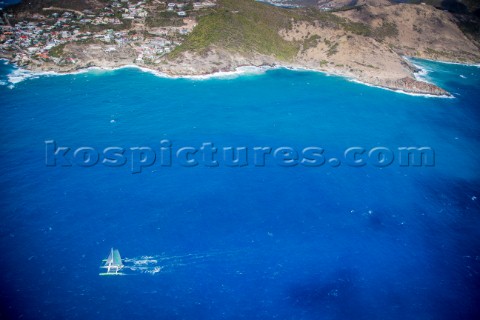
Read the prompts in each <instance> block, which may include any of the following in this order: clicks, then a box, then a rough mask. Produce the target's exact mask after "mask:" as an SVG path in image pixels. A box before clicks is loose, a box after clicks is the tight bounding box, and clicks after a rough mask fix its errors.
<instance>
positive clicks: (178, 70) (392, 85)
mask: <svg viewBox="0 0 480 320" xmlns="http://www.w3.org/2000/svg"><path fill="white" fill-rule="evenodd" d="M0 59H4V60H6V61H8V62H9V63H12V64H14V65H15V66H16V67H18V68H20V69H24V70H27V71H30V72H33V73H38V74H45V73H54V74H74V73H79V72H84V71H88V70H90V69H103V70H115V69H121V68H125V67H137V68H139V69H142V70H145V71H151V72H153V73H157V74H159V75H162V76H166V77H175V78H199V77H205V78H208V77H212V76H215V75H219V74H233V73H236V72H238V70H239V69H242V68H244V67H247V68H248V67H254V68H261V69H270V68H286V69H290V70H306V71H314V72H321V73H327V74H332V75H336V76H341V77H345V78H347V79H351V80H353V81H355V82H358V83H362V84H365V85H370V86H375V87H380V88H384V89H388V90H393V91H397V92H400V93H407V94H417V95H429V96H438V97H451V94H450V93H449V92H447V91H445V90H444V89H442V88H440V87H438V86H436V85H434V84H432V83H428V82H424V81H418V80H416V79H413V78H410V77H405V78H402V79H398V80H394V81H392V80H388V79H387V80H385V81H375V82H374V81H371V82H367V81H364V80H363V79H359V78H356V77H352V75H351V74H345V73H344V72H342V71H341V70H335V69H328V70H327V69H320V68H317V69H314V68H311V67H309V66H308V65H301V64H284V63H281V62H278V61H275V60H274V59H272V60H270V59H264V60H262V61H256V63H246V61H244V60H243V59H241V60H240V61H236V62H237V63H234V64H232V65H229V66H228V67H225V66H223V67H219V66H218V64H214V63H207V64H206V63H205V61H204V62H203V63H202V66H201V67H200V66H199V67H197V68H188V69H186V68H185V67H181V66H179V65H175V64H170V65H165V66H163V68H158V67H155V68H152V67H151V66H148V65H139V64H132V63H127V62H126V61H123V62H122V63H118V62H110V63H104V61H89V62H88V63H85V64H78V65H69V66H63V67H62V66H59V65H56V64H53V63H51V64H42V65H41V66H35V65H34V64H26V65H22V64H18V62H16V61H15V60H14V59H11V57H9V56H8V55H5V54H1V53H0ZM233 61H235V60H234V59H233ZM406 62H408V61H406ZM418 71H420V70H418V69H416V68H415V69H413V68H412V75H413V73H414V72H418Z"/></svg>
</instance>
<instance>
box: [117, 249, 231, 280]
mask: <svg viewBox="0 0 480 320" xmlns="http://www.w3.org/2000/svg"><path fill="white" fill-rule="evenodd" d="M236 253H237V252H231V251H229V252H209V253H192V254H186V255H176V256H168V255H153V256H140V257H135V258H124V259H123V264H124V266H123V271H124V272H125V273H127V274H152V275H155V274H157V273H159V272H162V273H163V272H173V271H174V270H175V269H176V268H179V267H188V266H193V265H197V264H202V263H208V262H209V261H212V260H217V259H221V258H228V257H232V256H233V255H235V254H236Z"/></svg>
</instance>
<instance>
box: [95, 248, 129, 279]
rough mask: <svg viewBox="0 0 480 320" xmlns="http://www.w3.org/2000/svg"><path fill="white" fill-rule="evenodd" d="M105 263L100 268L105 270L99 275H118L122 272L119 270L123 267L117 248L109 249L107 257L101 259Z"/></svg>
mask: <svg viewBox="0 0 480 320" xmlns="http://www.w3.org/2000/svg"><path fill="white" fill-rule="evenodd" d="M103 261H104V262H105V264H104V265H103V266H101V267H100V268H103V269H107V272H102V273H100V275H101V276H120V275H124V273H121V272H119V271H120V270H122V269H123V267H124V265H123V262H122V257H121V256H120V252H119V251H118V250H117V249H113V248H112V249H111V250H110V254H109V255H108V258H107V259H105V260H103Z"/></svg>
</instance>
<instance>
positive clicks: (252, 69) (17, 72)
mask: <svg viewBox="0 0 480 320" xmlns="http://www.w3.org/2000/svg"><path fill="white" fill-rule="evenodd" d="M404 58H405V60H406V61H408V62H409V63H411V64H412V65H414V66H415V67H416V68H417V69H418V70H420V72H414V76H415V78H416V79H418V81H420V82H424V83H426V84H429V85H433V86H435V84H434V83H431V82H429V81H427V80H426V79H424V78H421V77H417V75H418V74H419V73H421V74H424V75H426V74H428V72H429V71H428V70H426V69H425V68H423V67H422V66H420V65H417V64H415V63H414V61H412V57H404ZM413 59H418V60H426V61H431V62H434V63H449V62H444V61H436V60H429V59H420V58H413ZM0 61H3V62H4V64H9V65H10V66H12V67H13V68H14V70H13V71H12V72H11V73H10V74H8V75H7V83H4V84H1V85H7V86H9V87H11V86H14V85H15V84H17V83H20V82H22V81H24V80H28V79H34V78H38V77H41V76H67V75H75V74H83V73H88V72H91V71H104V72H112V71H116V70H121V69H137V70H140V71H142V72H145V73H150V74H152V75H154V76H156V77H160V78H166V79H188V80H209V79H233V78H236V77H241V76H249V75H259V74H263V73H265V72H267V71H269V70H275V69H285V70H290V71H297V72H315V73H320V74H323V75H326V76H337V77H341V78H343V79H345V80H346V81H350V82H355V83H358V84H362V85H366V86H369V87H374V88H379V89H383V90H388V91H391V92H395V93H400V94H406V95H410V96H415V97H426V98H454V96H453V95H452V94H450V93H448V92H447V94H429V93H417V92H409V91H406V90H402V89H396V88H391V87H388V86H382V85H379V84H372V83H368V82H366V81H362V80H359V79H357V78H355V77H352V76H348V75H345V74H341V73H335V72H329V71H324V70H318V69H313V68H308V67H302V66H289V65H280V64H278V65H277V64H275V65H260V66H255V65H245V66H239V67H236V68H235V69H234V70H232V71H216V72H213V73H208V74H198V75H171V74H168V73H165V72H161V71H158V70H155V69H152V68H148V67H144V66H139V65H136V64H126V65H121V66H115V67H98V66H92V67H86V68H81V69H78V70H75V71H66V72H58V71H34V70H29V69H27V68H24V67H20V66H18V65H17V64H15V63H12V62H11V61H10V60H9V59H6V58H0ZM454 64H458V65H464V66H475V67H480V65H477V64H468V63H466V64H462V63H454ZM12 80H13V81H12ZM445 92H446V91H445Z"/></svg>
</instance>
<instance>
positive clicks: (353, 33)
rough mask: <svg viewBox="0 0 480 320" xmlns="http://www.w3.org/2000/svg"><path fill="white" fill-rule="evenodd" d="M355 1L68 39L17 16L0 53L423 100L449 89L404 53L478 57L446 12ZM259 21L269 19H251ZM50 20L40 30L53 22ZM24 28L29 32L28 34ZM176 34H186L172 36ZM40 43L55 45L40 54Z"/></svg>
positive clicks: (248, 6)
mask: <svg viewBox="0 0 480 320" xmlns="http://www.w3.org/2000/svg"><path fill="white" fill-rule="evenodd" d="M365 2H366V4H364V5H362V6H358V7H356V8H353V9H349V10H341V11H338V12H334V13H325V12H321V11H311V10H310V11H308V10H306V11H305V10H300V11H288V9H279V8H273V7H270V6H268V5H262V4H259V3H256V2H254V1H253V0H238V1H229V0H219V1H218V6H219V7H220V8H222V9H223V10H224V11H222V12H223V13H222V12H220V13H219V12H218V11H215V10H210V9H206V10H207V11H205V12H204V13H203V14H205V16H203V17H202V16H201V12H202V11H195V10H193V11H191V12H192V15H193V14H197V15H198V17H197V18H196V19H190V20H188V19H187V20H188V21H187V20H185V19H184V20H183V22H182V23H185V21H187V22H188V26H189V27H188V30H187V29H185V27H181V28H180V29H179V28H178V27H176V26H169V27H167V28H156V27H151V26H150V27H148V26H147V23H146V20H145V21H144V22H142V23H137V24H136V25H134V26H131V29H130V31H128V32H127V30H128V29H125V30H123V31H121V32H114V31H113V30H103V29H102V31H99V32H97V33H93V34H91V33H90V34H89V32H83V31H82V32H83V33H82V32H80V31H78V29H74V31H72V32H71V33H68V35H69V36H70V37H71V38H69V39H70V40H68V41H64V40H58V39H56V40H55V39H50V38H48V36H45V35H44V36H35V34H37V33H38V34H44V33H43V28H45V26H42V24H41V23H38V22H36V23H34V24H33V27H32V26H31V24H30V23H28V24H27V23H26V22H24V23H23V24H22V27H20V28H18V29H13V31H14V32H10V33H11V34H13V35H14V36H13V38H12V39H11V40H8V41H10V44H8V45H6V46H5V47H2V48H0V57H1V58H5V59H7V60H9V61H10V62H11V63H14V64H15V65H17V66H19V67H21V68H24V69H26V70H30V71H33V72H39V73H41V72H55V73H71V72H79V71H81V70H85V69H88V68H93V67H96V68H102V69H114V68H121V67H125V66H132V65H134V66H137V67H139V68H143V69H147V70H151V71H152V72H157V73H159V74H163V75H167V76H172V77H199V76H209V75H212V74H216V73H219V72H224V73H225V72H227V73H231V72H235V70H237V69H238V68H240V67H244V66H253V67H264V66H283V67H286V68H292V69H307V70H312V71H318V72H324V73H328V74H333V75H338V76H342V77H345V78H348V79H352V80H354V81H357V82H361V83H365V84H367V85H372V86H377V87H382V88H386V89H390V90H395V91H400V92H405V93H409V94H423V95H431V96H451V95H450V94H449V93H448V92H447V91H445V90H444V89H442V88H440V87H438V86H436V85H435V84H432V83H428V82H425V81H422V80H421V79H418V78H417V77H416V73H417V72H418V71H419V70H418V68H417V67H416V66H414V65H413V64H412V63H411V62H410V61H408V60H407V59H405V58H404V57H405V56H410V57H416V58H423V59H431V60H434V61H445V62H454V63H462V64H469V63H472V64H473V63H478V62H480V49H479V47H478V46H477V43H476V42H475V41H473V40H471V39H470V38H468V37H467V36H466V35H465V34H464V33H463V31H462V30H461V29H460V28H459V26H458V25H457V23H456V20H455V19H454V17H453V16H452V15H450V14H449V13H448V12H444V11H441V10H437V9H435V8H434V7H431V6H428V5H412V4H395V5H392V4H391V3H390V2H388V1H385V0H378V1H376V2H375V1H374V2H372V1H365ZM165 6H166V5H165ZM128 7H129V8H131V9H129V10H131V11H132V12H136V14H139V12H149V14H152V15H153V14H159V13H158V12H157V13H155V12H156V11H155V10H160V9H158V8H154V7H148V6H146V7H144V6H139V5H133V4H132V5H129V6H128ZM107 9H108V10H114V11H115V10H117V11H118V10H119V9H118V8H117V9H111V8H107ZM125 10H127V9H125ZM135 10H136V11H135ZM209 10H210V11H209ZM117 11H115V12H117ZM162 12H163V13H162ZM160 13H162V14H165V12H164V11H160ZM101 14H103V13H102V11H99V13H97V18H98V19H100V18H99V17H100V15H101ZM64 15H66V16H69V17H67V18H64V19H67V22H68V21H69V24H70V25H71V24H72V23H76V21H77V20H78V19H77V20H75V19H74V18H72V17H71V14H64ZM174 15H175V14H174ZM256 15H257V18H256V19H252V16H256ZM260 17H261V18H262V19H263V20H265V21H269V23H268V24H267V23H262V24H260V23H258V21H259V18H260ZM294 17H295V18H294ZM101 18H102V19H106V17H101ZM49 19H50V20H48V19H47V20H44V21H51V23H53V22H55V21H56V22H55V25H56V24H58V23H59V20H58V19H60V18H49ZM68 19H70V20H68ZM108 19H111V18H108ZM143 19H145V18H143ZM80 21H81V20H80ZM142 21H143V20H142ZM64 23H65V22H64ZM55 25H54V26H50V27H48V28H53V29H52V30H57V29H58V28H60V27H58V26H55ZM218 26H223V27H218ZM70 27H71V26H70ZM31 28H34V29H33V30H34V32H31V31H29V30H31ZM75 28H78V27H75ZM224 28H225V29H226V30H224ZM185 30H187V31H188V35H179V32H180V31H182V32H183V31H185ZM15 32H16V33H15ZM58 32H60V31H58ZM62 32H63V31H62ZM164 32H167V34H168V35H165V34H164ZM439 35H442V36H441V37H439ZM29 37H31V38H32V39H37V40H38V39H40V40H41V39H44V38H45V37H47V38H48V39H49V40H46V41H44V42H46V43H47V44H44V45H38V44H33V45H32V43H35V41H31V39H29ZM85 37H87V38H88V39H87V40H85V39H83V38H85ZM62 39H63V38H62ZM82 39H83V40H82ZM49 41H50V42H55V41H57V42H58V41H62V42H61V44H60V45H58V44H57V46H56V47H52V48H51V49H49V51H48V52H47V51H45V50H46V49H45V48H47V47H48V43H49ZM37 43H38V41H37ZM167 49H168V52H167ZM30 50H33V51H32V52H33V53H30ZM171 50H173V51H171Z"/></svg>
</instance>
